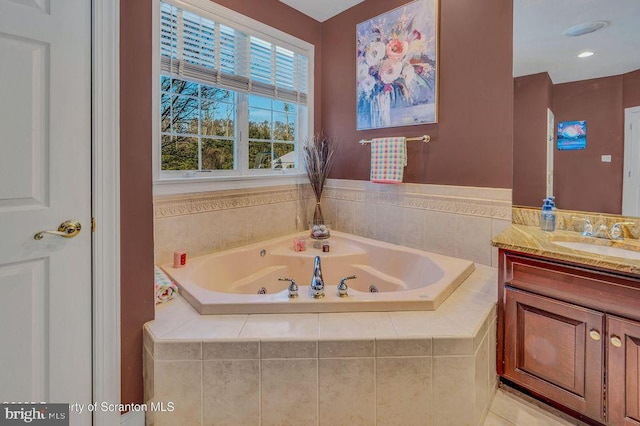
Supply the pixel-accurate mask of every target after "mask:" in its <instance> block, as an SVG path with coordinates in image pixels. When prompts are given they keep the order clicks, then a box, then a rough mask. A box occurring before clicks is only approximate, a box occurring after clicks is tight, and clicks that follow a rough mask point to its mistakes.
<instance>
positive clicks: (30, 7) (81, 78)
mask: <svg viewBox="0 0 640 426" xmlns="http://www.w3.org/2000/svg"><path fill="white" fill-rule="evenodd" d="M90 185H91V2H90V0H0V401H45V402H64V403H79V404H85V406H86V404H87V403H89V402H90V401H91V187H90ZM70 219H72V220H76V221H78V222H80V223H81V224H82V230H81V232H80V233H79V234H78V235H77V236H75V237H74V238H62V237H60V236H57V235H50V234H46V235H44V238H42V239H40V240H36V239H34V234H36V232H38V231H43V230H57V228H58V226H59V225H60V224H61V223H62V222H64V221H66V220H70ZM90 423H91V415H90V414H89V413H87V412H86V410H85V412H84V413H83V414H82V415H77V414H73V413H72V416H71V424H72V425H89V424H90Z"/></svg>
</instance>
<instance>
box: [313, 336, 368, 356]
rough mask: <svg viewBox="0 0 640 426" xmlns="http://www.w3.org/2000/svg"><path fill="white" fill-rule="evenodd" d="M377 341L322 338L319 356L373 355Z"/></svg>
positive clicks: (319, 344) (319, 345)
mask: <svg viewBox="0 0 640 426" xmlns="http://www.w3.org/2000/svg"><path fill="white" fill-rule="evenodd" d="M374 347H375V341H374V340H373V339H367V340H352V339H349V340H321V341H319V342H318V357H319V358H350V357H358V358H362V357H373V356H374V352H375V349H374Z"/></svg>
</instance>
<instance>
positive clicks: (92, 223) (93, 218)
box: [91, 217, 96, 232]
mask: <svg viewBox="0 0 640 426" xmlns="http://www.w3.org/2000/svg"><path fill="white" fill-rule="evenodd" d="M91 232H96V218H95V217H92V218H91Z"/></svg>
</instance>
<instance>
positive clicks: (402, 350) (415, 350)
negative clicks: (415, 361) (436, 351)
mask: <svg viewBox="0 0 640 426" xmlns="http://www.w3.org/2000/svg"><path fill="white" fill-rule="evenodd" d="M431 352H432V339H431V338H424V339H376V356H378V357H397V356H431Z"/></svg>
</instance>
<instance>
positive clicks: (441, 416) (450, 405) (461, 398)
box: [433, 356, 475, 426]
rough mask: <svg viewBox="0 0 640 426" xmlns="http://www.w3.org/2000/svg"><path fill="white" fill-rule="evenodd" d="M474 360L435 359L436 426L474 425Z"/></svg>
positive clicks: (465, 358)
mask: <svg viewBox="0 0 640 426" xmlns="http://www.w3.org/2000/svg"><path fill="white" fill-rule="evenodd" d="M474 367H475V359H474V357H472V356H442V357H440V356H437V357H433V407H434V408H433V424H434V425H438V426H467V425H473V424H474V421H475V417H474V414H475V412H474V405H475V403H474V402H475V401H474V396H475V395H474V394H475V387H474V386H470V384H471V383H473V380H474V379H475V373H474Z"/></svg>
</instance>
